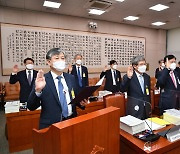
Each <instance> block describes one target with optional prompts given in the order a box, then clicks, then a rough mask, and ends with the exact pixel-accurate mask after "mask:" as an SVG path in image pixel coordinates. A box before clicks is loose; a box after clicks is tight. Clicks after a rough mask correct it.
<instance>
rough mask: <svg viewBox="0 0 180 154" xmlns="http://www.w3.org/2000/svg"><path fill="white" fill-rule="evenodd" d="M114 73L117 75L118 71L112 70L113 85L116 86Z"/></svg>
mask: <svg viewBox="0 0 180 154" xmlns="http://www.w3.org/2000/svg"><path fill="white" fill-rule="evenodd" d="M114 71H115V73H116V70H113V69H111V74H112V79H113V85H114V86H116V80H115V76H114Z"/></svg>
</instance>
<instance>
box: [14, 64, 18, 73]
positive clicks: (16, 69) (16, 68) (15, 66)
mask: <svg viewBox="0 0 180 154" xmlns="http://www.w3.org/2000/svg"><path fill="white" fill-rule="evenodd" d="M18 71H19V68H18V65H14V67H13V73H17V72H18Z"/></svg>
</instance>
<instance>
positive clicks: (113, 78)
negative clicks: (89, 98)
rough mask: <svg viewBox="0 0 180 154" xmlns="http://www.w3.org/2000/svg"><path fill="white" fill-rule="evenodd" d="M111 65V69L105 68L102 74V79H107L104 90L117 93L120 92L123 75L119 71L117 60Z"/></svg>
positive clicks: (112, 61)
mask: <svg viewBox="0 0 180 154" xmlns="http://www.w3.org/2000/svg"><path fill="white" fill-rule="evenodd" d="M109 64H110V69H109V70H107V67H106V66H105V69H104V71H102V72H101V74H100V78H102V77H103V76H105V78H106V81H105V85H104V90H107V91H111V92H112V93H116V92H119V91H120V83H121V73H120V71H118V70H117V62H116V61H115V60H111V61H110V62H109Z"/></svg>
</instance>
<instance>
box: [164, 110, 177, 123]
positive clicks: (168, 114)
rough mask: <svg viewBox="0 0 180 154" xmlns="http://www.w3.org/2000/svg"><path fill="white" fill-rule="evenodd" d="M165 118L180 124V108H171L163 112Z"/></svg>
mask: <svg viewBox="0 0 180 154" xmlns="http://www.w3.org/2000/svg"><path fill="white" fill-rule="evenodd" d="M163 119H164V120H166V121H168V122H169V123H171V124H174V125H180V110H176V109H169V110H166V111H165V113H163Z"/></svg>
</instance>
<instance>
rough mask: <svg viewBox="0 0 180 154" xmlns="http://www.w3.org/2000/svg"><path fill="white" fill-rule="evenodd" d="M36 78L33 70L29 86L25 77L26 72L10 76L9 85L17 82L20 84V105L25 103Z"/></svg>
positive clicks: (35, 72)
mask: <svg viewBox="0 0 180 154" xmlns="http://www.w3.org/2000/svg"><path fill="white" fill-rule="evenodd" d="M36 76H37V71H35V70H33V79H32V82H31V85H29V83H28V79H27V75H26V70H23V71H20V72H18V73H17V74H16V75H12V74H11V76H10V79H9V83H10V84H15V83H16V82H18V81H19V83H20V98H19V99H20V102H22V103H24V102H27V100H28V97H29V94H30V92H31V90H32V87H33V85H34V82H35V79H36Z"/></svg>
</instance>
